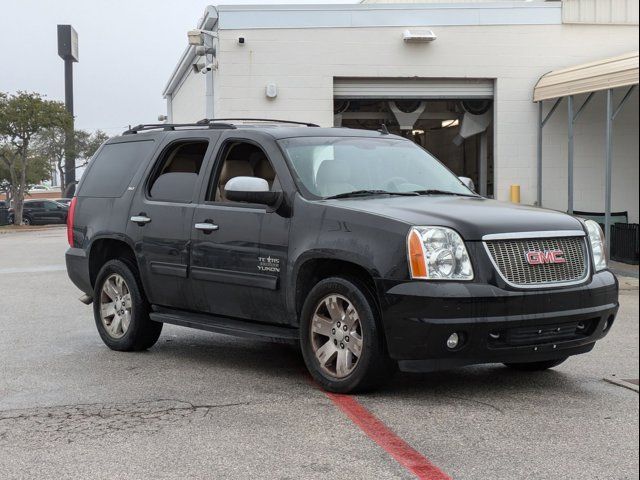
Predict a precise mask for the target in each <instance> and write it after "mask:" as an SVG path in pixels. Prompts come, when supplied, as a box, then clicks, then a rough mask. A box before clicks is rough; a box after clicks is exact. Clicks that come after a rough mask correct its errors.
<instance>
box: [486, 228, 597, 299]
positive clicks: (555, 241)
mask: <svg viewBox="0 0 640 480" xmlns="http://www.w3.org/2000/svg"><path fill="white" fill-rule="evenodd" d="M485 245H486V248H487V251H488V252H489V255H490V256H491V258H492V260H493V263H494V264H495V266H496V267H497V268H498V271H499V272H500V274H501V275H502V278H503V279H504V280H505V281H506V282H507V283H509V284H511V285H514V286H518V287H536V286H544V285H551V286H553V284H566V283H576V282H579V281H581V280H584V279H586V277H587V276H588V275H589V263H588V255H587V244H586V240H585V237H567V238H564V237H563V238H523V239H514V240H511V239H509V240H492V241H487V242H485ZM552 250H561V251H562V252H564V258H565V260H566V263H545V264H542V265H530V264H529V262H527V258H526V255H527V253H528V252H532V251H540V252H546V251H552Z"/></svg>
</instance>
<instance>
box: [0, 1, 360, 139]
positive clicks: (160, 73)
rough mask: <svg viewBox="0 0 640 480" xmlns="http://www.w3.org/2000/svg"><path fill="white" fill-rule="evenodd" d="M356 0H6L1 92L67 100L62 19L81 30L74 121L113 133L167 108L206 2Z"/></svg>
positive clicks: (0, 28)
mask: <svg viewBox="0 0 640 480" xmlns="http://www.w3.org/2000/svg"><path fill="white" fill-rule="evenodd" d="M266 3H279V4H282V3H299V4H300V3H358V1H357V0H276V1H263V2H260V1H259V0H224V1H219V2H216V1H209V2H207V0H0V92H5V93H15V92H16V91H19V90H22V91H29V92H38V93H41V94H43V95H45V96H46V97H47V98H48V99H51V100H60V101H64V68H63V61H62V59H61V58H59V57H58V53H57V52H58V50H57V33H56V32H57V30H56V25H58V24H71V25H72V26H73V27H74V28H75V29H76V31H77V32H78V44H79V56H80V62H79V63H76V64H74V109H75V112H74V113H75V117H76V128H80V129H85V130H89V131H94V130H97V129H101V130H104V131H106V132H107V133H109V134H110V135H116V134H118V133H121V132H122V131H123V130H124V129H125V128H126V127H127V125H135V124H139V123H153V122H156V121H157V118H158V115H160V114H164V113H166V106H165V100H164V99H163V98H162V90H163V88H164V86H165V84H166V82H167V80H168V79H169V75H170V74H171V72H172V71H173V68H174V67H175V65H176V63H177V62H178V59H179V57H180V55H181V54H182V52H183V50H184V48H185V47H186V45H187V36H186V32H187V31H188V30H190V29H192V28H195V26H196V24H197V22H198V19H200V17H202V15H203V13H204V10H205V8H206V6H207V5H211V4H220V5H231V4H266Z"/></svg>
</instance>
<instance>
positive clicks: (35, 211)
mask: <svg viewBox="0 0 640 480" xmlns="http://www.w3.org/2000/svg"><path fill="white" fill-rule="evenodd" d="M23 210H24V211H23V212H22V215H29V217H31V221H32V222H33V223H47V215H46V211H45V209H44V202H43V201H34V202H28V203H25V208H24V209H23Z"/></svg>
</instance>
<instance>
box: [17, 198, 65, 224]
mask: <svg viewBox="0 0 640 480" xmlns="http://www.w3.org/2000/svg"><path fill="white" fill-rule="evenodd" d="M68 213H69V207H68V206H67V205H63V204H62V203H58V202H55V201H53V200H25V202H24V206H23V209H22V223H23V224H24V225H48V224H56V223H67V214H68ZM14 216H15V212H14V209H13V208H10V209H9V223H15V218H14Z"/></svg>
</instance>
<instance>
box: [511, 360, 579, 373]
mask: <svg viewBox="0 0 640 480" xmlns="http://www.w3.org/2000/svg"><path fill="white" fill-rule="evenodd" d="M566 359H567V357H564V358H558V359H556V360H546V361H544V362H527V363H505V366H507V367H509V368H512V369H513V370H519V371H521V372H541V371H543V370H549V369H550V368H553V367H557V366H558V365H560V364H561V363H564V362H565V360H566Z"/></svg>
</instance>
